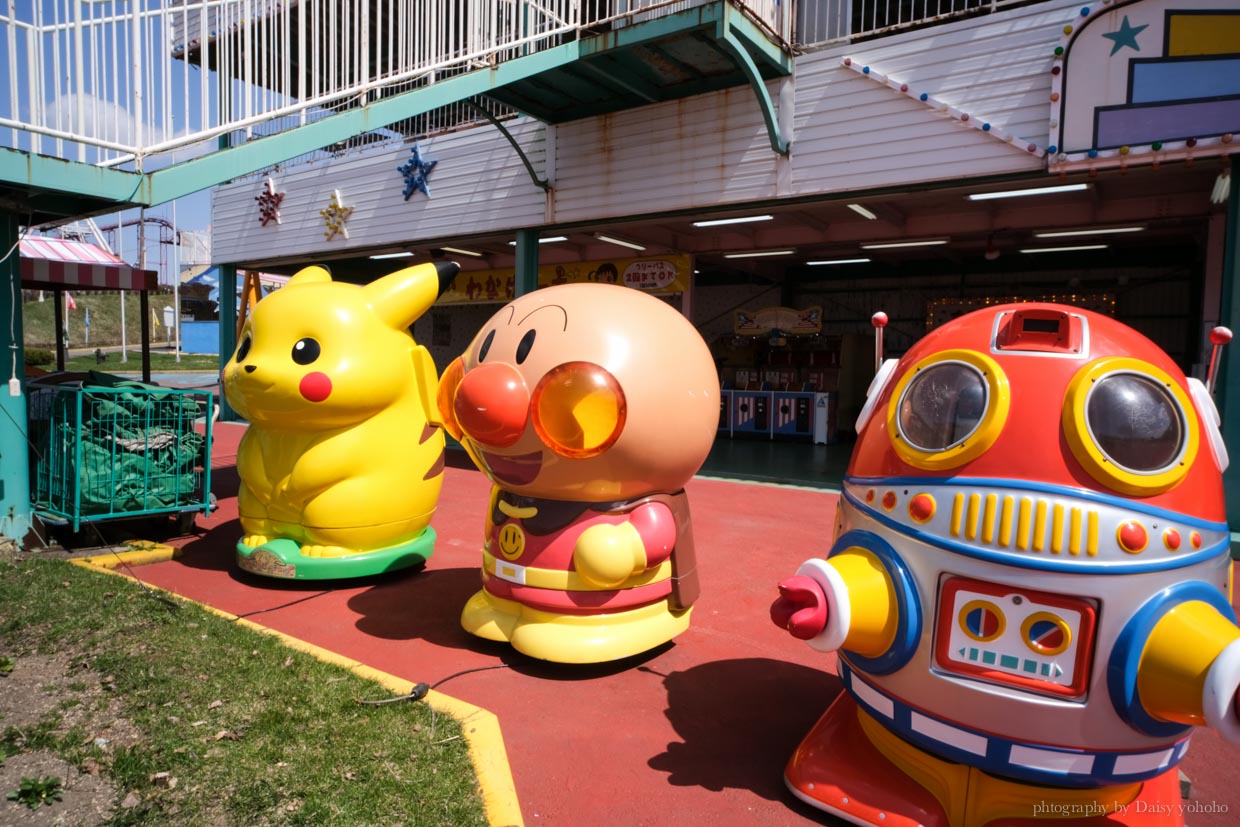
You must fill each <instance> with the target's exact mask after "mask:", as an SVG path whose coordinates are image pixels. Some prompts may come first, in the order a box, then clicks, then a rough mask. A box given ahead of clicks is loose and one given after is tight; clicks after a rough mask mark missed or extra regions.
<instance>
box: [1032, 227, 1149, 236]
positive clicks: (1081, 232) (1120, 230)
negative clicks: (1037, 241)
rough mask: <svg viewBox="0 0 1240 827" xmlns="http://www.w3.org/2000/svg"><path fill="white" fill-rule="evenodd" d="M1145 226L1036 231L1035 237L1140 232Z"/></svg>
mask: <svg viewBox="0 0 1240 827" xmlns="http://www.w3.org/2000/svg"><path fill="white" fill-rule="evenodd" d="M1144 229H1145V228H1144V227H1100V228H1098V229H1096V230H1059V231H1056V232H1048V233H1034V234H1033V235H1034V238H1067V237H1069V236H1076V235H1111V234H1112V233H1139V232H1141V231H1142V230H1144Z"/></svg>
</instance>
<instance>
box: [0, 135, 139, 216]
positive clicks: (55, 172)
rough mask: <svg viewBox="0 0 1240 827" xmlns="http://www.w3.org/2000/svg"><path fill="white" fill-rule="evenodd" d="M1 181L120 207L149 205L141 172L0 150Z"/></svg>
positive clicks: (5, 149)
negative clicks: (123, 205)
mask: <svg viewBox="0 0 1240 827" xmlns="http://www.w3.org/2000/svg"><path fill="white" fill-rule="evenodd" d="M0 182H3V183H6V184H13V185H15V186H17V187H20V188H23V189H29V190H33V191H38V192H49V193H55V192H66V193H73V194H74V195H78V196H82V197H87V198H98V199H100V200H104V201H112V202H115V203H118V204H140V203H146V202H145V196H146V194H147V193H146V190H147V186H146V181H145V179H144V176H143V175H142V174H141V173H137V172H125V171H124V170H119V169H109V168H107V167H97V166H94V165H93V164H83V163H79V162H77V161H65V160H62V159H60V158H49V157H48V156H46V155H32V154H31V153H28V152H21V151H19V150H16V149H8V148H0Z"/></svg>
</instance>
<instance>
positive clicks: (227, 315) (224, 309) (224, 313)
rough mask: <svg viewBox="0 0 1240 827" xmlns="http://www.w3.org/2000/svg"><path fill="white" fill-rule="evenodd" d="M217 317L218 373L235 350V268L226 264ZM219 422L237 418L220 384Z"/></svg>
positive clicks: (232, 420)
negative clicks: (218, 326) (218, 322)
mask: <svg viewBox="0 0 1240 827" xmlns="http://www.w3.org/2000/svg"><path fill="white" fill-rule="evenodd" d="M219 317H220V371H221V372H223V370H224V365H226V364H228V360H229V359H231V358H232V355H233V351H234V350H236V349H237V268H236V267H233V266H231V265H228V264H223V265H220V284H219ZM219 402H220V421H221V422H236V421H237V420H238V419H239V417H238V416H237V412H236V411H234V410H233V409H232V408H231V407H230V406H229V404H228V400H227V399H225V398H224V384H223V381H221V382H220V399H219Z"/></svg>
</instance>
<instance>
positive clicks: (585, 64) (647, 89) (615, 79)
mask: <svg viewBox="0 0 1240 827" xmlns="http://www.w3.org/2000/svg"><path fill="white" fill-rule="evenodd" d="M573 68H574V69H580V70H584V71H585V73H586V74H587V75H591V76H593V77H595V78H597V79H598V80H600V81H602V82H603V83H604V84H607V85H611V86H619V87H620V88H621V89H623V90H625V91H626V92H632V93H633V94H634V95H637V97H639V98H641V99H642V100H644V101H645V102H646V103H656V102H658V100H659V90H658V89H655V88H654V87H653V86H651V85H650V84H648V83H645V82H643V81H641V80H638V79H637V78H635V77H633V76H632V75H627V76H625V77H621V76H620V75H615V74H612V73H610V72H605V71H603V70H602V69H600V68H599V67H597V66H595V65H594V64H593V63H591V62H590V61H588V60H582V61H579V62H577V63H574V64H573Z"/></svg>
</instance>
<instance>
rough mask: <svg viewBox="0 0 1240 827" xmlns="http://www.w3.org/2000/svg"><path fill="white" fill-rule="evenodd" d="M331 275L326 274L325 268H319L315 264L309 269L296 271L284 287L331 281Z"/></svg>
mask: <svg viewBox="0 0 1240 827" xmlns="http://www.w3.org/2000/svg"><path fill="white" fill-rule="evenodd" d="M331 280H332V274H331V273H329V272H327V268H325V267H320V266H318V265H317V264H316V265H313V266H311V267H304V268H302V269H301V270H298V271H297V273H296V275H294V276H293V277H292V278H291V279H289V280H288V284H286V285H284V286H285V287H293V286H294V285H298V284H314V283H316V282H324V281H331Z"/></svg>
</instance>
